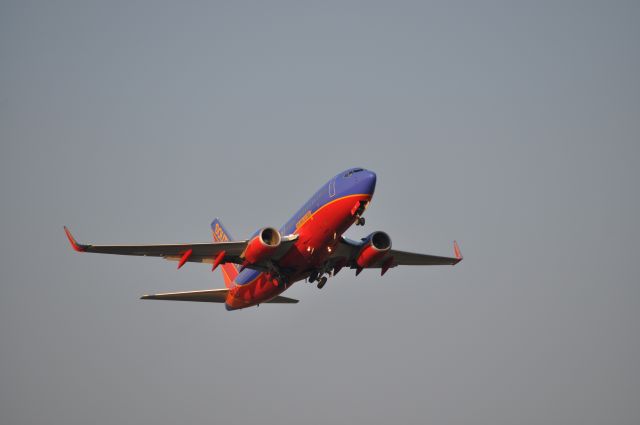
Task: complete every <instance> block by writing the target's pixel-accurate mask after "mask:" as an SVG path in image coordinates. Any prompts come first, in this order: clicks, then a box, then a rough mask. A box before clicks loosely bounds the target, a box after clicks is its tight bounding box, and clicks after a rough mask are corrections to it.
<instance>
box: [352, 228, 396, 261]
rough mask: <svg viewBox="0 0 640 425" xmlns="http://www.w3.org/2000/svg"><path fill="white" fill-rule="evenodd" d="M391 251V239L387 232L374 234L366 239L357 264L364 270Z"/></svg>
mask: <svg viewBox="0 0 640 425" xmlns="http://www.w3.org/2000/svg"><path fill="white" fill-rule="evenodd" d="M390 249H391V238H390V237H389V235H387V234H386V233H385V232H373V233H372V234H370V235H369V236H367V237H366V238H365V239H364V245H363V246H362V249H361V250H360V253H359V254H358V258H357V259H356V264H357V265H358V267H359V268H360V269H364V268H366V267H368V266H370V265H371V264H374V263H375V262H376V261H378V260H380V259H381V258H382V257H384V256H385V255H386V254H387V252H388V251H389V250H390Z"/></svg>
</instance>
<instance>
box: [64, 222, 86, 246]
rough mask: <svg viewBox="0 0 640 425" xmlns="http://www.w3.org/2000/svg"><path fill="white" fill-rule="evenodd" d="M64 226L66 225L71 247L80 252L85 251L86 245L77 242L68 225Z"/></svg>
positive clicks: (65, 228)
mask: <svg viewBox="0 0 640 425" xmlns="http://www.w3.org/2000/svg"><path fill="white" fill-rule="evenodd" d="M63 227H64V232H65V233H66V234H67V238H68V239H69V243H71V247H72V248H73V249H74V250H76V251H78V252H84V250H85V246H84V245H82V244H79V243H78V242H76V240H75V239H74V238H73V235H72V234H71V232H70V231H69V229H67V226H63Z"/></svg>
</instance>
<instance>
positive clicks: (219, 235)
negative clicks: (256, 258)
mask: <svg viewBox="0 0 640 425" xmlns="http://www.w3.org/2000/svg"><path fill="white" fill-rule="evenodd" d="M211 234H212V235H213V241H214V242H227V241H232V240H233V238H232V237H231V235H230V234H229V232H227V229H225V228H224V226H223V225H222V223H221V222H220V219H219V218H217V217H216V218H215V219H214V220H213V221H212V222H211ZM220 270H221V271H222V277H223V278H224V284H225V285H226V287H227V288H230V287H231V286H233V281H234V280H235V279H236V276H238V268H237V266H236V265H235V264H233V263H227V264H221V265H220Z"/></svg>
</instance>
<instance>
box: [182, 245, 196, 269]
mask: <svg viewBox="0 0 640 425" xmlns="http://www.w3.org/2000/svg"><path fill="white" fill-rule="evenodd" d="M192 252H193V249H189V250H188V251H187V252H185V253H184V254H182V258H181V259H180V262H179V263H178V268H180V267H182V266H184V263H186V262H187V260H188V259H189V257H191V253H192Z"/></svg>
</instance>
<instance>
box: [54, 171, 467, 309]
mask: <svg viewBox="0 0 640 425" xmlns="http://www.w3.org/2000/svg"><path fill="white" fill-rule="evenodd" d="M376 179H377V177H376V174H375V173H374V172H373V171H370V170H366V169H364V168H350V169H348V170H345V171H344V172H341V173H340V174H337V175H336V176H334V177H333V178H332V179H331V180H329V181H328V182H327V183H325V184H324V185H323V186H322V187H321V188H320V189H319V190H318V191H317V192H316V193H315V194H314V195H313V196H312V197H311V199H309V200H308V201H307V202H306V203H305V204H304V205H303V206H302V208H300V209H299V210H298V212H296V213H295V214H294V215H293V217H291V218H290V219H289V221H287V222H286V224H285V225H284V226H282V227H281V228H280V230H277V229H275V228H273V227H264V228H261V229H259V230H258V231H256V232H255V233H254V234H253V235H251V237H249V239H245V240H240V241H236V240H234V239H233V238H232V237H231V235H230V233H229V232H228V231H227V229H226V228H225V227H224V226H223V225H222V223H221V222H220V220H219V219H218V218H216V219H215V220H213V222H212V223H211V231H212V236H213V242H212V243H188V244H167V245H92V244H81V243H79V242H77V241H76V240H75V239H74V237H73V236H72V234H71V232H70V231H69V229H68V228H67V227H66V226H64V231H65V233H66V235H67V238H68V239H69V242H70V243H71V247H72V248H73V249H74V250H76V251H78V252H95V253H101V254H118V255H139V256H151V257H163V258H164V259H166V260H170V261H177V262H178V269H180V268H181V267H182V266H183V265H184V264H185V263H187V262H193V263H206V264H211V265H212V271H214V270H216V269H217V268H218V267H220V270H221V271H222V276H223V279H224V283H225V286H226V288H223V289H205V290H200V291H187V292H170V293H161V294H153V295H144V296H142V297H141V299H145V300H170V301H199V302H212V303H224V304H225V307H226V309H227V310H239V309H243V308H246V307H251V306H258V305H260V304H262V303H280V304H287V303H297V302H298V300H295V299H292V298H288V297H284V296H282V295H281V294H282V293H283V292H284V291H285V290H287V289H288V288H290V287H291V285H293V284H294V283H295V282H298V281H301V280H307V281H308V282H311V283H314V282H315V283H317V287H318V288H320V289H321V288H322V287H324V285H325V284H326V283H327V278H328V277H330V276H335V275H337V274H338V272H340V270H342V269H343V268H344V267H348V268H350V269H355V274H356V276H357V275H359V274H360V273H361V272H362V270H364V269H380V275H381V276H383V275H384V274H385V273H386V272H387V271H388V270H389V269H390V268H393V267H397V266H405V265H421V266H432V265H452V266H453V265H456V264H458V263H459V262H460V261H462V255H461V253H460V247H459V246H458V244H457V242H455V241H454V242H453V249H454V257H440V256H435V255H427V254H417V253H412V252H406V251H399V250H395V249H391V238H390V237H389V235H388V234H387V233H385V232H382V231H375V232H373V233H371V234H369V235H368V236H367V237H365V238H362V239H361V240H359V241H356V240H351V239H347V238H345V237H343V236H342V235H343V233H344V232H345V231H346V230H347V229H348V228H349V227H351V226H352V225H353V224H356V225H357V226H364V224H365V218H364V217H363V213H364V212H365V210H366V209H367V207H368V206H369V204H370V203H371V199H372V197H373V192H374V190H375V187H376Z"/></svg>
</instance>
